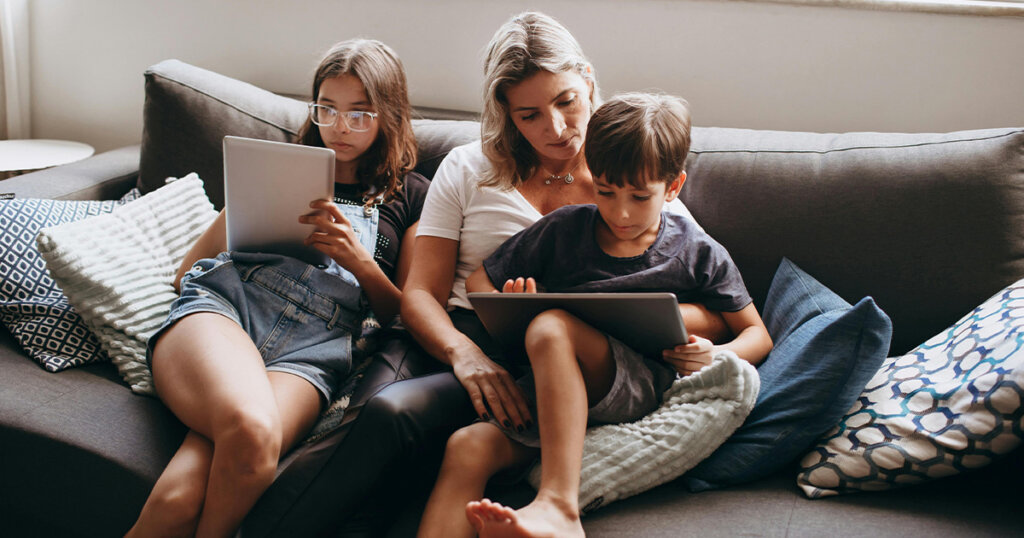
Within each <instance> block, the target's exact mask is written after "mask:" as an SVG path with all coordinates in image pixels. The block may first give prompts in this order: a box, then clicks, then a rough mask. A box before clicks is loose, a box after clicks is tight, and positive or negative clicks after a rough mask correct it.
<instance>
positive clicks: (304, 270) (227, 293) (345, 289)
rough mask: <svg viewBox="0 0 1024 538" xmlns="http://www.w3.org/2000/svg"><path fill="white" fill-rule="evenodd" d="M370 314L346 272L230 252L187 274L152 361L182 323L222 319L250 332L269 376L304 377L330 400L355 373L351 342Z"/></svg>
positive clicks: (152, 340)
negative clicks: (199, 316)
mask: <svg viewBox="0 0 1024 538" xmlns="http://www.w3.org/2000/svg"><path fill="white" fill-rule="evenodd" d="M366 311H367V308H366V301H365V299H364V298H363V295H362V293H361V291H360V288H359V287H358V286H357V285H355V284H353V283H352V282H349V281H347V280H345V279H343V278H340V277H339V275H336V274H329V273H327V272H325V271H324V270H322V269H320V268H317V267H314V266H312V265H309V264H307V263H305V262H302V261H300V260H297V259H294V258H290V257H287V256H280V255H275V254H250V253H240V252H224V253H222V254H220V255H219V256H217V257H216V258H212V259H203V260H199V261H198V262H196V263H195V265H194V266H193V267H192V268H191V269H190V270H189V271H188V272H187V273H186V274H185V275H184V276H183V277H182V279H181V296H180V297H179V298H178V299H176V300H175V301H174V303H172V304H171V311H170V314H169V315H168V318H167V321H166V322H164V325H163V326H162V327H161V328H160V330H159V331H157V332H156V333H155V334H154V335H153V336H152V337H151V338H150V339H149V345H148V350H147V353H146V358H147V361H149V362H150V363H152V354H153V346H154V345H155V343H156V340H157V338H159V337H160V336H161V335H162V334H163V332H164V331H166V330H167V328H168V327H170V326H171V325H173V324H174V323H176V322H177V321H178V320H180V319H181V318H183V317H185V316H188V315H190V314H195V313H198V312H211V313H215V314H220V315H222V316H224V317H226V318H229V319H231V320H233V321H234V322H235V323H238V324H239V325H240V326H241V327H242V329H243V330H245V332H246V333H248V335H249V337H250V338H252V341H253V343H254V344H255V345H256V348H257V349H258V350H259V352H260V355H261V356H262V357H263V363H264V365H266V368H267V371H271V372H287V373H290V374H294V375H297V376H299V377H302V378H303V379H305V380H307V381H309V382H310V383H312V384H313V386H314V387H316V389H317V390H318V391H319V392H320V394H321V396H322V397H323V399H324V403H326V402H330V401H333V399H334V397H335V396H336V394H335V393H336V391H337V390H338V387H339V385H340V382H341V381H342V380H343V379H345V378H346V377H347V376H348V374H349V372H350V371H351V369H352V340H353V338H357V337H358V336H359V330H360V325H361V322H362V319H363V317H364V315H365V313H366ZM150 365H151V366H152V364H150Z"/></svg>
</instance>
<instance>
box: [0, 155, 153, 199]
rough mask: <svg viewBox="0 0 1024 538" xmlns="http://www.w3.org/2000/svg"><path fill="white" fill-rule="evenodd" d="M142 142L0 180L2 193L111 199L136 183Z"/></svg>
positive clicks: (61, 197)
mask: <svg viewBox="0 0 1024 538" xmlns="http://www.w3.org/2000/svg"><path fill="white" fill-rule="evenodd" d="M138 177H139V146H138V145H135V146H125V147H123V148H119V149H115V150H112V151H107V152H104V153H100V154H98V155H94V156H92V157H89V158H88V159H84V160H81V161H77V162H73V163H70V164H65V165H61V166H55V167H53V168H47V169H45V170H40V171H38V172H30V173H28V174H22V175H20V176H14V177H12V178H10V179H5V180H3V181H0V193H13V194H14V195H15V196H16V197H17V198H47V199H54V200H112V199H115V198H119V197H121V196H122V195H124V194H125V193H126V192H128V191H129V190H130V189H131V188H132V187H134V186H135V185H136V183H137V182H138Z"/></svg>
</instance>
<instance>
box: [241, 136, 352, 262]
mask: <svg viewBox="0 0 1024 538" xmlns="http://www.w3.org/2000/svg"><path fill="white" fill-rule="evenodd" d="M334 163H335V156H334V150H332V149H327V148H317V147H311V146H303V145H299V144H286V143H283V142H271V141H269V140H256V139H252V138H241V137H237V136H225V137H224V207H225V222H226V226H225V227H226V229H227V247H228V250H236V251H242V252H268V253H274V254H284V255H287V256H292V257H294V258H298V259H300V260H304V261H306V262H309V263H312V264H324V263H326V262H327V256H326V255H324V254H323V253H321V252H320V251H318V250H316V249H314V248H313V247H307V246H305V245H303V244H302V241H303V240H304V239H305V238H306V237H308V236H309V234H310V232H312V231H313V226H312V225H309V224H302V223H300V222H299V216H301V215H305V214H308V213H310V211H311V210H310V208H309V203H310V202H312V201H313V200H317V199H321V198H323V199H326V200H330V199H332V198H333V196H334Z"/></svg>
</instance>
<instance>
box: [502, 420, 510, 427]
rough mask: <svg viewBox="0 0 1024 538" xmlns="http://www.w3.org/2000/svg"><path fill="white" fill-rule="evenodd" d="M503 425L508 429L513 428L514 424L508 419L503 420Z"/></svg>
mask: <svg viewBox="0 0 1024 538" xmlns="http://www.w3.org/2000/svg"><path fill="white" fill-rule="evenodd" d="M501 423H502V424H504V425H505V427H506V428H511V427H512V423H511V422H509V420H508V419H505V420H503V421H502V422H501Z"/></svg>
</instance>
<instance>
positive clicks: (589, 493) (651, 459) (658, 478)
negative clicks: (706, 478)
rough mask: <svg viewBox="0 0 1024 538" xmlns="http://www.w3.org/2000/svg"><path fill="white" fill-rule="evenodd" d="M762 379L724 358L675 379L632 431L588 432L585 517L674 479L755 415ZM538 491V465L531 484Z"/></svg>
mask: <svg viewBox="0 0 1024 538" xmlns="http://www.w3.org/2000/svg"><path fill="white" fill-rule="evenodd" d="M760 385H761V383H760V378H759V377H758V375H757V370H756V369H754V367H753V366H751V364H750V363H749V362H747V361H745V360H743V359H740V358H739V357H737V356H736V355H735V354H734V353H732V352H729V351H723V352H719V353H717V354H716V355H715V357H714V359H713V360H712V362H711V364H710V365H708V366H705V367H704V368H703V369H701V370H700V371H699V372H697V373H694V374H692V375H690V376H687V377H684V378H682V379H678V380H676V381H675V382H674V383H673V384H672V386H671V387H669V389H668V390H667V391H665V396H664V401H663V402H662V404H661V407H659V408H658V409H657V410H655V411H654V412H653V413H651V414H649V415H647V416H645V417H643V418H641V419H640V420H638V421H636V422H633V423H629V424H609V425H605V426H598V427H594V428H590V429H588V430H587V436H586V439H585V440H584V443H583V465H582V470H581V473H580V478H581V480H580V507H581V509H580V512H581V513H588V512H592V511H594V510H596V509H597V508H599V507H601V506H604V505H607V504H608V503H610V502H613V501H616V500H619V499H624V498H626V497H630V496H632V495H636V494H637V493H640V492H643V491H646V490H648V489H650V488H653V487H655V486H657V485H660V484H663V483H665V482H668V481H669V480H672V479H674V478H676V477H678V476H680V475H682V474H683V473H685V472H686V471H688V470H690V469H691V468H692V467H693V466H695V465H696V464H697V463H699V462H700V461H701V460H703V459H704V458H707V457H708V456H710V455H711V453H712V452H714V450H715V449H716V448H718V446H719V445H721V444H722V443H724V442H725V440H726V439H728V438H729V436H730V435H732V433H733V432H734V431H735V430H736V428H739V427H740V425H741V424H743V421H744V420H745V419H746V418H747V415H749V414H750V411H751V409H753V408H754V403H755V402H756V401H757V393H758V390H759V389H760ZM528 481H529V482H530V484H531V485H532V486H533V487H534V488H537V487H539V486H540V465H539V464H538V465H537V466H535V467H534V468H533V469H532V470H531V472H530V475H529V477H528Z"/></svg>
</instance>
